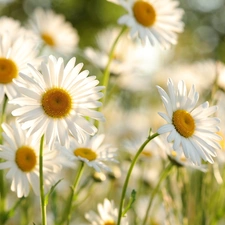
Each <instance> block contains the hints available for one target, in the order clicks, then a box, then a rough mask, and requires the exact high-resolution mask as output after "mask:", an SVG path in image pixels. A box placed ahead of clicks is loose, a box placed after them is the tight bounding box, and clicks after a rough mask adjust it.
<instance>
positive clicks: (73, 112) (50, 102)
mask: <svg viewBox="0 0 225 225" xmlns="http://www.w3.org/2000/svg"><path fill="white" fill-rule="evenodd" d="M75 61H76V59H75V58H72V59H71V60H70V61H69V62H68V63H67V65H66V67H64V61H63V59H62V58H59V59H56V58H55V57H54V56H49V57H48V61H47V62H45V61H43V62H42V64H41V72H39V71H38V70H37V69H36V68H34V67H33V66H32V65H29V69H30V72H31V75H29V74H24V73H21V74H20V76H21V79H20V81H18V82H16V83H17V85H18V86H19V90H20V93H21V95H22V97H18V98H15V99H13V100H11V101H10V103H12V104H17V105H19V106H20V107H19V108H17V109H15V110H13V112H12V114H13V116H18V121H19V122H20V123H22V124H23V125H22V128H23V129H28V134H29V135H30V134H36V135H37V136H39V137H40V136H42V135H43V134H45V141H46V143H47V144H50V145H52V144H53V143H54V141H55V140H58V141H59V142H60V143H61V144H62V145H66V146H68V143H69V135H72V136H74V137H75V138H76V139H77V140H78V142H82V140H83V139H84V134H85V133H88V134H90V135H94V134H95V133H96V131H97V129H96V127H95V126H93V125H92V124H91V122H90V121H88V120H86V119H85V118H83V117H89V118H92V119H96V120H104V118H103V115H102V113H100V112H97V111H95V110H93V108H97V107H99V106H101V103H100V102H99V101H98V100H99V99H100V98H101V97H102V95H103V94H102V93H101V92H100V91H101V90H102V89H103V87H102V86H97V85H98V83H99V81H97V80H96V77H95V76H89V77H88V74H89V71H87V70H85V71H82V72H80V70H81V68H82V66H83V64H82V63H80V64H78V65H76V66H75ZM30 76H33V77H32V79H31V78H30ZM27 86H28V88H27Z"/></svg>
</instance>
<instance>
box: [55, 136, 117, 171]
mask: <svg viewBox="0 0 225 225" xmlns="http://www.w3.org/2000/svg"><path fill="white" fill-rule="evenodd" d="M104 138H105V135H103V134H100V135H98V134H96V135H95V136H94V137H90V136H89V135H86V136H85V140H84V142H83V143H82V144H79V143H78V142H77V141H76V140H75V139H72V140H71V141H70V147H69V149H65V147H64V146H60V145H56V146H57V147H56V148H58V149H59V150H61V152H62V154H65V155H66V156H67V158H68V160H69V161H68V166H71V161H72V162H74V161H76V160H79V161H83V162H85V163H86V164H87V165H88V166H90V167H93V168H94V169H95V170H96V171H97V172H101V169H104V170H107V171H110V168H109V167H108V166H106V165H105V163H103V162H106V161H108V162H117V160H115V156H116V151H117V149H116V148H113V147H111V146H110V145H109V144H103V140H104ZM74 165H75V164H74Z"/></svg>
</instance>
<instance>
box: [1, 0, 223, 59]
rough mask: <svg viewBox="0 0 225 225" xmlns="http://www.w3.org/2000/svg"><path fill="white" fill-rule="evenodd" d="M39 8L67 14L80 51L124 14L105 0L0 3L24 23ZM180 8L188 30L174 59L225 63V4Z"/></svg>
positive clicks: (191, 3)
mask: <svg viewBox="0 0 225 225" xmlns="http://www.w3.org/2000/svg"><path fill="white" fill-rule="evenodd" d="M37 6H42V7H44V8H52V9H53V10H54V11H55V12H57V13H59V14H64V15H65V17H66V19H67V20H68V21H70V22H71V23H72V24H73V26H74V27H75V28H76V29H77V31H78V33H79V36H80V42H79V45H80V47H81V48H82V47H84V46H87V45H92V46H94V45H95V34H96V33H97V32H98V31H100V30H102V29H103V28H105V27H107V26H110V25H116V24H117V19H118V18H119V16H121V15H122V14H124V10H123V8H122V7H120V6H117V5H115V4H112V3H109V2H107V1H106V0H52V1H51V0H0V16H2V15H7V16H10V17H13V18H15V19H18V20H20V21H25V20H26V18H27V16H28V15H29V14H31V12H32V11H33V9H34V8H35V7H37ZM180 7H181V8H183V9H184V10H185V15H184V18H183V21H184V22H185V30H184V32H183V33H182V34H180V35H179V41H178V45H177V46H176V54H175V55H174V57H175V59H176V60H179V61H186V60H187V61H193V60H199V59H206V58H212V59H216V60H220V61H223V62H225V38H224V35H225V1H224V0H213V1H212V0H188V1H186V0H180ZM59 32H60V31H59Z"/></svg>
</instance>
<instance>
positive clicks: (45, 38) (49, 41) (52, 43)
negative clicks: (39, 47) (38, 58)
mask: <svg viewBox="0 0 225 225" xmlns="http://www.w3.org/2000/svg"><path fill="white" fill-rule="evenodd" d="M41 38H42V40H43V41H44V42H45V43H46V44H47V45H50V46H55V41H54V39H53V38H52V36H51V35H49V34H46V33H43V34H42V35H41Z"/></svg>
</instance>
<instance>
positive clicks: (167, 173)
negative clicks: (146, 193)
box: [142, 163, 173, 225]
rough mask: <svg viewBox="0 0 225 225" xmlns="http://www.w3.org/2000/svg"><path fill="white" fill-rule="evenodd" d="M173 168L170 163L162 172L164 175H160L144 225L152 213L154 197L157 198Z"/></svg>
mask: <svg viewBox="0 0 225 225" xmlns="http://www.w3.org/2000/svg"><path fill="white" fill-rule="evenodd" d="M172 168H173V164H172V163H170V164H168V166H167V167H166V168H165V169H164V170H163V171H162V173H161V175H160V178H159V181H158V183H157V185H156V186H155V188H154V190H153V191H152V194H151V198H150V201H149V204H148V208H147V210H146V213H145V217H144V220H143V223H142V225H145V224H146V223H147V220H148V215H149V212H150V209H151V206H152V203H153V200H154V197H155V195H156V194H157V193H158V191H159V188H160V185H161V183H162V182H163V181H164V180H165V179H166V177H167V176H168V175H169V174H170V172H171V169H172Z"/></svg>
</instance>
